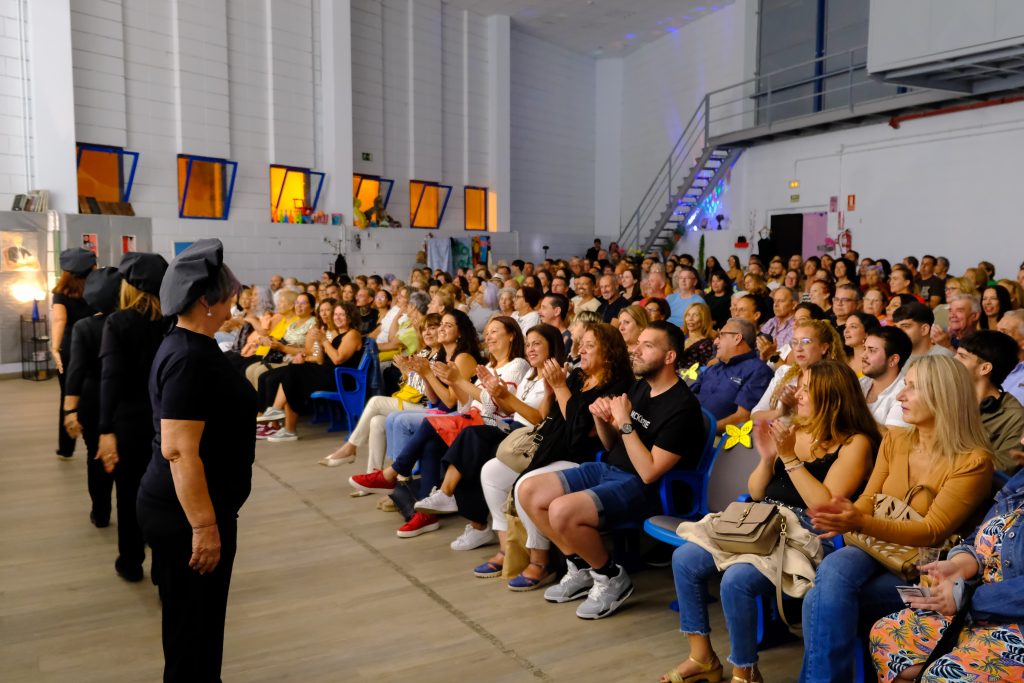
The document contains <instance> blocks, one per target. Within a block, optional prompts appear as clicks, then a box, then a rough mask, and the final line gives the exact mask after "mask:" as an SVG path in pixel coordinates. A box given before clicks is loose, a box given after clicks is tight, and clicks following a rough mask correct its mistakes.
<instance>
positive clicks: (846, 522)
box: [807, 497, 861, 538]
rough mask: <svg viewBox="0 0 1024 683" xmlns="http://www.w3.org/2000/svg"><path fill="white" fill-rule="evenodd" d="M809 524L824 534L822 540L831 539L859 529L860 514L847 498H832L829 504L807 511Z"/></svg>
mask: <svg viewBox="0 0 1024 683" xmlns="http://www.w3.org/2000/svg"><path fill="white" fill-rule="evenodd" d="M807 512H808V514H810V516H811V523H812V524H813V525H814V527H815V528H816V529H821V530H822V531H824V532H826V533H824V534H822V538H833V537H835V536H839V535H841V534H844V533H846V532H847V531H856V530H857V529H858V528H859V527H860V517H861V512H860V510H858V509H857V508H855V507H854V506H853V503H851V502H850V501H849V499H847V498H840V497H833V498H832V500H831V502H828V503H825V504H824V505H815V506H812V507H810V508H808V509H807Z"/></svg>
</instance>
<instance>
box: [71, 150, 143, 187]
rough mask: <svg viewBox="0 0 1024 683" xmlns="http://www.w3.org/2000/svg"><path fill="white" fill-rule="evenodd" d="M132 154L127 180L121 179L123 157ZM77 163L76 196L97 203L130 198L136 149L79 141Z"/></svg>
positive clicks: (136, 154)
mask: <svg viewBox="0 0 1024 683" xmlns="http://www.w3.org/2000/svg"><path fill="white" fill-rule="evenodd" d="M126 156H128V157H131V160H132V164H131V170H130V171H129V173H128V182H127V184H126V183H125V178H124V158H125V157H126ZM76 162H77V166H78V196H79V197H89V198H92V199H95V200H96V201H97V202H127V201H129V199H130V198H131V194H132V183H133V182H134V180H135V168H136V167H137V166H138V163H139V153H138V152H126V151H125V150H124V149H122V148H120V147H110V146H108V145H92V144H89V143H85V142H80V143H78V145H76Z"/></svg>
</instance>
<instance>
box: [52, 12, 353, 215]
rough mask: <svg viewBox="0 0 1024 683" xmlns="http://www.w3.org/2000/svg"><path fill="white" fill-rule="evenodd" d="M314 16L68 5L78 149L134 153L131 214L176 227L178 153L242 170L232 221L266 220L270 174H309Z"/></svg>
mask: <svg viewBox="0 0 1024 683" xmlns="http://www.w3.org/2000/svg"><path fill="white" fill-rule="evenodd" d="M317 6H318V0H272V1H271V0H258V1H253V0H71V8H72V17H71V20H72V46H73V50H74V53H73V55H74V83H75V119H76V121H75V123H76V132H77V137H78V139H79V141H81V142H94V143H99V144H111V145H120V146H125V147H127V148H128V149H131V150H134V151H138V152H140V153H141V158H140V160H139V169H138V173H137V176H136V183H135V187H134V191H133V195H132V204H133V206H134V207H135V210H136V213H138V214H139V215H143V216H152V217H153V218H171V217H175V216H177V213H178V189H177V188H178V180H177V161H176V155H177V154H179V153H186V154H197V155H201V156H214V157H223V158H227V159H232V160H235V161H238V162H239V169H238V176H237V179H236V183H235V193H234V197H233V201H232V206H231V213H230V219H231V220H232V221H234V220H243V221H265V220H267V216H268V214H269V204H270V199H269V197H270V187H269V165H270V164H272V163H283V164H290V165H297V166H305V167H314V168H315V166H316V163H317V161H318V160H317V155H316V148H317V139H318V134H317V126H318V125H322V118H321V119H318V118H317V115H316V103H315V99H316V94H317V93H316V88H317V87H318V86H317V85H316V83H317V81H318V79H319V54H318V52H317V50H318V49H319V31H318V30H317V26H316V24H315V14H316V9H317ZM321 115H322V111H321ZM321 208H324V209H327V210H331V209H332V208H333V210H335V211H337V210H342V209H339V208H338V207H321ZM186 225H191V226H193V229H196V228H198V227H200V225H201V224H198V223H195V222H189V223H186Z"/></svg>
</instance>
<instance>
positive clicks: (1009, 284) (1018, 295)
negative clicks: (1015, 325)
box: [999, 280, 1024, 309]
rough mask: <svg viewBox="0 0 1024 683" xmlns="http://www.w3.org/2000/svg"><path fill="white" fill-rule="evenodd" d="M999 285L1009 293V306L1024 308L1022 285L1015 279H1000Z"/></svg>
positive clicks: (1023, 289) (1023, 288)
mask: <svg viewBox="0 0 1024 683" xmlns="http://www.w3.org/2000/svg"><path fill="white" fill-rule="evenodd" d="M999 286H1000V287H1003V288H1004V289H1005V290H1006V291H1007V292H1009V293H1010V304H1011V308H1013V309H1018V308H1024V287H1022V286H1021V284H1020V283H1019V282H1017V281H1016V280H1000V281H999Z"/></svg>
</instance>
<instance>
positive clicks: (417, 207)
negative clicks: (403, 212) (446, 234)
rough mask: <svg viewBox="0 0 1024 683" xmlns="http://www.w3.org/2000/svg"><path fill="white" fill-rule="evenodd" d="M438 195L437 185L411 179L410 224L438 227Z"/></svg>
mask: <svg viewBox="0 0 1024 683" xmlns="http://www.w3.org/2000/svg"><path fill="white" fill-rule="evenodd" d="M438 195H439V193H438V187H437V185H432V184H427V183H424V182H420V181H418V180H410V181H409V216H410V219H409V225H411V226H412V227H414V228H436V227H437V218H438V211H439V207H440V204H439V203H438Z"/></svg>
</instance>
